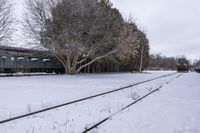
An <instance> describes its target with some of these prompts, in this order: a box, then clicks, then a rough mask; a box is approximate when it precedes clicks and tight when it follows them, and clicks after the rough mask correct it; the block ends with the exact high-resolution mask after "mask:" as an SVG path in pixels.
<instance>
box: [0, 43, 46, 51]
mask: <svg viewBox="0 0 200 133" xmlns="http://www.w3.org/2000/svg"><path fill="white" fill-rule="evenodd" d="M0 50H7V51H17V52H33V53H34V52H45V50H42V49H30V48H20V47H11V46H2V45H0Z"/></svg>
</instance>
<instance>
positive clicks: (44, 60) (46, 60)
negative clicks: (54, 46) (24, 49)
mask: <svg viewBox="0 0 200 133" xmlns="http://www.w3.org/2000/svg"><path fill="white" fill-rule="evenodd" d="M42 61H43V62H48V61H50V59H43V60H42Z"/></svg>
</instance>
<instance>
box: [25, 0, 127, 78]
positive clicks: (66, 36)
mask: <svg viewBox="0 0 200 133" xmlns="http://www.w3.org/2000/svg"><path fill="white" fill-rule="evenodd" d="M27 5H28V6H27V7H28V10H29V13H28V15H27V18H26V26H27V29H28V31H29V33H30V35H31V37H33V38H34V39H35V41H37V42H39V43H40V44H41V45H42V46H43V47H44V48H46V49H48V50H49V51H50V52H51V53H52V54H53V55H54V56H55V57H56V58H57V59H58V60H59V61H60V62H61V63H62V64H63V66H64V67H65V70H66V73H68V74H75V73H78V72H80V70H81V69H83V68H84V67H86V66H88V65H90V64H92V63H94V62H95V61H97V60H99V59H102V58H105V57H108V56H109V55H111V54H114V53H116V52H118V50H119V44H120V39H121V37H120V33H121V32H120V31H121V29H122V25H123V22H124V20H123V18H122V16H121V14H120V12H119V11H118V10H117V9H115V8H112V4H111V3H110V2H109V0H51V1H50V0H47V1H45V0H29V1H28V2H27Z"/></svg>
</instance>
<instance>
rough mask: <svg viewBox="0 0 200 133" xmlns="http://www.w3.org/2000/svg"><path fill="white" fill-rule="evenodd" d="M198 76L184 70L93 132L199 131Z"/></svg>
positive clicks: (162, 132) (199, 83)
mask: <svg viewBox="0 0 200 133" xmlns="http://www.w3.org/2000/svg"><path fill="white" fill-rule="evenodd" d="M199 86H200V75H199V74H196V73H187V74H184V75H183V76H182V77H180V78H179V79H177V80H176V81H174V82H172V83H171V84H169V85H168V86H165V87H164V88H163V89H161V91H160V93H156V94H154V95H153V96H150V97H149V98H147V99H145V100H144V101H143V102H140V103H138V104H137V105H135V106H134V107H132V108H130V109H129V110H126V111H124V112H123V113H122V114H120V115H118V116H116V117H113V118H112V120H109V121H108V122H107V123H105V124H102V125H101V126H100V127H99V128H98V129H97V130H96V131H95V132H96V133H200V87H199Z"/></svg>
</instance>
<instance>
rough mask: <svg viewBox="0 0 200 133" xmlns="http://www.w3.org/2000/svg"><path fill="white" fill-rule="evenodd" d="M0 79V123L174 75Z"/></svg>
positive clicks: (90, 75)
mask: <svg viewBox="0 0 200 133" xmlns="http://www.w3.org/2000/svg"><path fill="white" fill-rule="evenodd" d="M151 73H152V74H131V73H122V74H84V75H75V76H66V75H59V76H57V75H55V76H38V77H4V78H2V77H0V92H1V93H0V101H1V102H0V120H2V119H6V118H10V117H13V116H18V115H20V114H25V113H27V112H29V111H30V109H31V111H36V110H39V109H44V108H47V107H50V106H53V105H58V104H61V103H63V102H68V101H73V100H76V99H79V98H80V97H87V96H90V95H94V94H98V93H101V92H105V91H108V90H113V89H115V88H119V87H122V86H126V85H128V84H133V83H136V82H139V81H143V80H147V79H150V78H155V77H158V76H161V75H165V74H169V73H173V72H151Z"/></svg>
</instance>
